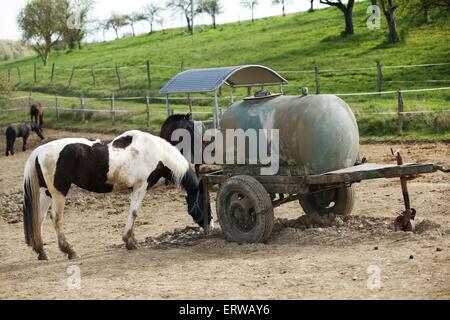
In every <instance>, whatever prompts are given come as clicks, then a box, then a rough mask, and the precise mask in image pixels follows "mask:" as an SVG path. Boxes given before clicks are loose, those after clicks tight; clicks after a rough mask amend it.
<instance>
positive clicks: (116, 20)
mask: <svg viewBox="0 0 450 320" xmlns="http://www.w3.org/2000/svg"><path fill="white" fill-rule="evenodd" d="M127 24H128V23H127V19H126V17H125V16H124V15H121V14H117V13H113V14H112V16H111V18H109V19H108V20H107V22H106V29H107V30H110V29H113V30H114V32H115V33H116V39H119V29H120V28H122V27H125V26H126V25H127Z"/></svg>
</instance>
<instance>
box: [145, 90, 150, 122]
mask: <svg viewBox="0 0 450 320" xmlns="http://www.w3.org/2000/svg"><path fill="white" fill-rule="evenodd" d="M145 104H146V113H147V128H150V127H151V118H150V92H147V96H146V97H145Z"/></svg>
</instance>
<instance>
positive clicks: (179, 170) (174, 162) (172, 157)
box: [162, 140, 192, 187]
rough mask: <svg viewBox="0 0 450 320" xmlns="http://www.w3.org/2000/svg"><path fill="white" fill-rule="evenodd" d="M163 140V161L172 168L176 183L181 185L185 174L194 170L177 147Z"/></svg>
mask: <svg viewBox="0 0 450 320" xmlns="http://www.w3.org/2000/svg"><path fill="white" fill-rule="evenodd" d="M163 141H164V144H163V145H164V149H165V150H164V151H165V152H163V155H162V162H163V164H164V165H165V166H166V167H167V168H169V169H170V171H171V172H172V177H173V179H174V183H175V184H176V185H177V186H178V187H179V186H181V183H182V181H183V179H184V178H185V176H186V175H188V174H189V173H190V172H191V171H192V170H191V167H190V164H189V162H188V161H187V160H186V158H185V157H184V156H183V155H182V154H181V152H180V151H179V150H178V149H177V148H176V147H174V146H172V145H171V144H170V143H168V142H166V141H165V140H163Z"/></svg>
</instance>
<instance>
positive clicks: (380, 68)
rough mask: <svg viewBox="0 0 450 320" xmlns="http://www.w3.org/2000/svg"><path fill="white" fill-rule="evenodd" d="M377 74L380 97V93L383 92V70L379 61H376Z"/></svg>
mask: <svg viewBox="0 0 450 320" xmlns="http://www.w3.org/2000/svg"><path fill="white" fill-rule="evenodd" d="M377 73H378V92H379V93H380V95H381V92H383V68H382V66H381V61H380V60H377Z"/></svg>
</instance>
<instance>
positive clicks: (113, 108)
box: [111, 92, 116, 126]
mask: <svg viewBox="0 0 450 320" xmlns="http://www.w3.org/2000/svg"><path fill="white" fill-rule="evenodd" d="M111 122H112V125H113V126H115V125H116V101H115V98H114V92H113V94H112V95H111Z"/></svg>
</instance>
